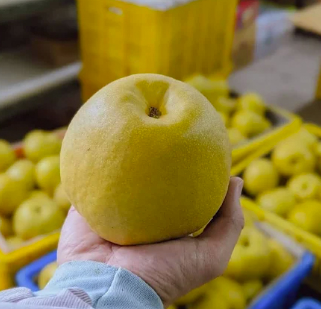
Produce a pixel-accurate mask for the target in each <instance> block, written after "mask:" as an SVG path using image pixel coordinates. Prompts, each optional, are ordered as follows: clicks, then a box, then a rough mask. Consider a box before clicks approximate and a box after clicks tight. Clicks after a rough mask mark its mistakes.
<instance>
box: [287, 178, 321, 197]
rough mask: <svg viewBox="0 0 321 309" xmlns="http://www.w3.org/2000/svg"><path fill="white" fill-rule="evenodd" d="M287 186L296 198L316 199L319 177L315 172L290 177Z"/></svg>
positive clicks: (320, 183)
mask: <svg viewBox="0 0 321 309" xmlns="http://www.w3.org/2000/svg"><path fill="white" fill-rule="evenodd" d="M287 186H288V188H289V189H290V190H291V192H292V193H293V194H294V195H295V197H296V198H297V199H298V200H307V199H317V198H318V196H319V194H320V192H321V177H320V176H319V175H317V174H315V173H308V174H301V175H298V176H294V177H292V178H291V179H290V180H289V182H288V184H287Z"/></svg>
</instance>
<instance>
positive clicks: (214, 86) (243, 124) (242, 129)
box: [186, 75, 271, 146]
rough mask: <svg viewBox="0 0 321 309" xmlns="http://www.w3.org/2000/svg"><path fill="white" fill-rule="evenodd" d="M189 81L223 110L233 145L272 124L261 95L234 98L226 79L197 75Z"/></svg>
mask: <svg viewBox="0 0 321 309" xmlns="http://www.w3.org/2000/svg"><path fill="white" fill-rule="evenodd" d="M186 83H188V84H190V85H192V86H193V87H195V88H196V89H197V90H199V91H200V92H201V93H202V94H203V95H204V96H205V97H206V98H207V99H208V100H209V101H210V102H211V103H212V105H213V106H214V107H215V109H216V110H217V111H218V112H219V113H220V115H221V117H222V119H223V122H224V124H225V126H226V127H227V129H228V134H229V138H230V142H231V144H232V146H237V145H239V144H240V143H242V142H245V141H246V140H248V139H251V138H254V137H256V136H258V135H260V134H261V133H263V132H265V131H266V130H268V129H269V128H270V127H271V122H270V121H269V119H268V118H267V117H266V105H265V103H264V100H263V99H262V97H261V96H260V95H258V94H256V93H250V92H249V93H245V94H244V95H242V96H240V97H238V98H232V97H231V96H230V93H231V91H230V89H229V86H228V83H227V81H226V80H223V79H217V78H215V77H213V78H207V77H205V76H203V75H196V76H193V77H192V78H189V79H188V80H186Z"/></svg>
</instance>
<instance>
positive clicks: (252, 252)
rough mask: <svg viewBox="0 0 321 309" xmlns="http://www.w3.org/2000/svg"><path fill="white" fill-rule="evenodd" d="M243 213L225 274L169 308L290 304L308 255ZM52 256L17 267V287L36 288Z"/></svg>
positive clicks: (51, 267) (50, 270) (47, 274)
mask: <svg viewBox="0 0 321 309" xmlns="http://www.w3.org/2000/svg"><path fill="white" fill-rule="evenodd" d="M245 215H246V226H245V228H244V230H243V232H242V235H241V238H240V240H239V242H238V244H237V246H236V249H235V251H234V253H233V256H232V259H231V261H230V263H229V266H228V268H227V271H226V274H225V275H224V276H223V277H220V278H217V279H215V280H214V281H212V282H210V283H208V284H206V285H204V286H202V287H200V288H198V289H196V290H194V291H192V292H190V293H189V294H187V295H186V296H184V297H182V298H181V299H179V300H178V301H177V303H176V304H175V305H173V306H172V307H170V308H171V309H174V308H176V306H187V308H193V309H203V308H204V309H208V308H232V309H234V308H235V309H242V308H253V309H255V308H261V309H265V308H266V309H268V308H274V309H277V308H279V307H280V308H281V306H285V305H288V304H291V303H292V302H293V301H294V299H293V296H295V294H296V291H297V289H298V288H299V286H300V284H301V283H302V281H303V280H304V278H305V277H306V276H307V275H308V274H309V272H310V271H311V269H312V266H313V263H314V257H313V255H311V254H310V253H307V252H306V251H305V249H303V248H302V247H301V246H299V245H298V244H296V243H295V242H293V241H292V240H291V239H289V238H288V237H286V236H284V235H283V234H281V233H280V232H278V231H276V230H275V229H273V228H272V227H271V226H269V225H267V224H262V223H258V222H257V221H256V219H255V217H254V216H253V215H252V214H251V213H250V212H246V213H245ZM56 258H57V254H56V251H54V252H51V253H49V254H47V255H45V256H43V257H41V258H40V259H38V260H36V261H34V262H32V263H31V264H29V265H27V266H25V267H24V268H22V269H21V270H20V271H19V272H18V273H17V275H16V283H17V285H18V286H23V287H27V288H29V289H31V290H32V291H38V290H39V289H42V288H43V287H44V286H45V285H46V284H47V283H48V281H49V280H50V278H51V277H52V276H53V274H54V272H55V270H56V268H57V264H56ZM272 265H273V267H272ZM253 266H255V267H253Z"/></svg>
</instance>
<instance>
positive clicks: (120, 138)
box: [61, 74, 231, 245]
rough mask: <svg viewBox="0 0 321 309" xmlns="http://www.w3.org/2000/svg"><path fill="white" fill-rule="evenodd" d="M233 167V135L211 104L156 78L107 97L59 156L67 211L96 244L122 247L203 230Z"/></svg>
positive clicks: (90, 107) (70, 134)
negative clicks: (76, 214) (96, 237)
mask: <svg viewBox="0 0 321 309" xmlns="http://www.w3.org/2000/svg"><path fill="white" fill-rule="evenodd" d="M230 166H231V153H230V144H229V141H228V135H227V131H226V128H225V126H224V124H223V122H222V120H221V118H220V115H219V114H218V113H217V112H216V110H215V109H214V108H213V106H212V105H211V104H210V102H209V101H208V100H207V99H206V98H205V97H204V96H203V95H201V94H200V93H199V92H198V91H197V90H195V89H194V88H193V87H191V86H189V85H187V84H185V83H183V82H180V81H177V80H175V79H172V78H169V77H165V76H162V75H156V74H138V75H132V76H129V77H126V78H123V79H120V80H118V81H115V82H113V83H111V84H109V85H107V86H106V87H105V88H103V89H101V90H100V91H99V92H98V93H97V94H95V95H94V96H93V97H92V98H91V99H90V100H89V101H88V102H87V103H86V104H84V105H83V106H82V107H81V108H80V110H79V111H78V113H77V114H76V116H75V117H74V119H73V120H72V121H71V124H70V125H69V127H68V130H67V132H66V135H65V138H64V141H63V146H62V151H61V180H62V184H63V186H64V189H65V192H66V194H67V195H68V197H69V199H70V202H71V203H72V204H73V205H74V206H75V207H76V209H77V210H78V211H79V213H80V214H81V215H82V216H83V217H84V218H85V219H86V220H87V222H88V224H89V225H90V227H91V228H92V229H93V230H94V231H95V232H96V233H97V234H98V235H100V236H101V237H102V238H104V239H106V240H108V241H111V242H113V243H116V244H120V245H134V244H144V243H154V242H159V241H165V240H169V239H175V238H179V237H183V236H186V235H189V234H192V233H194V232H196V231H198V230H199V229H201V228H202V227H204V226H205V225H206V224H207V223H208V222H209V221H210V220H211V218H212V217H213V216H214V215H215V213H216V212H217V211H218V209H219V208H220V206H221V205H222V202H223V200H224V198H225V195H226V192H227V189H228V184H229V181H230ZM200 205H202V206H200ZM200 207H201V208H202V211H200Z"/></svg>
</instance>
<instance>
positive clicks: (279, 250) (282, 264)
mask: <svg viewBox="0 0 321 309" xmlns="http://www.w3.org/2000/svg"><path fill="white" fill-rule="evenodd" d="M269 246H270V248H271V267H270V269H269V271H268V278H269V279H270V280H272V279H274V278H278V277H279V276H281V275H282V274H283V273H285V272H286V271H288V270H289V268H290V267H291V266H292V265H293V263H294V257H293V256H292V255H291V254H290V253H289V252H288V251H286V249H284V247H283V246H282V245H281V244H280V243H278V242H277V241H276V240H274V239H269Z"/></svg>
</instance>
